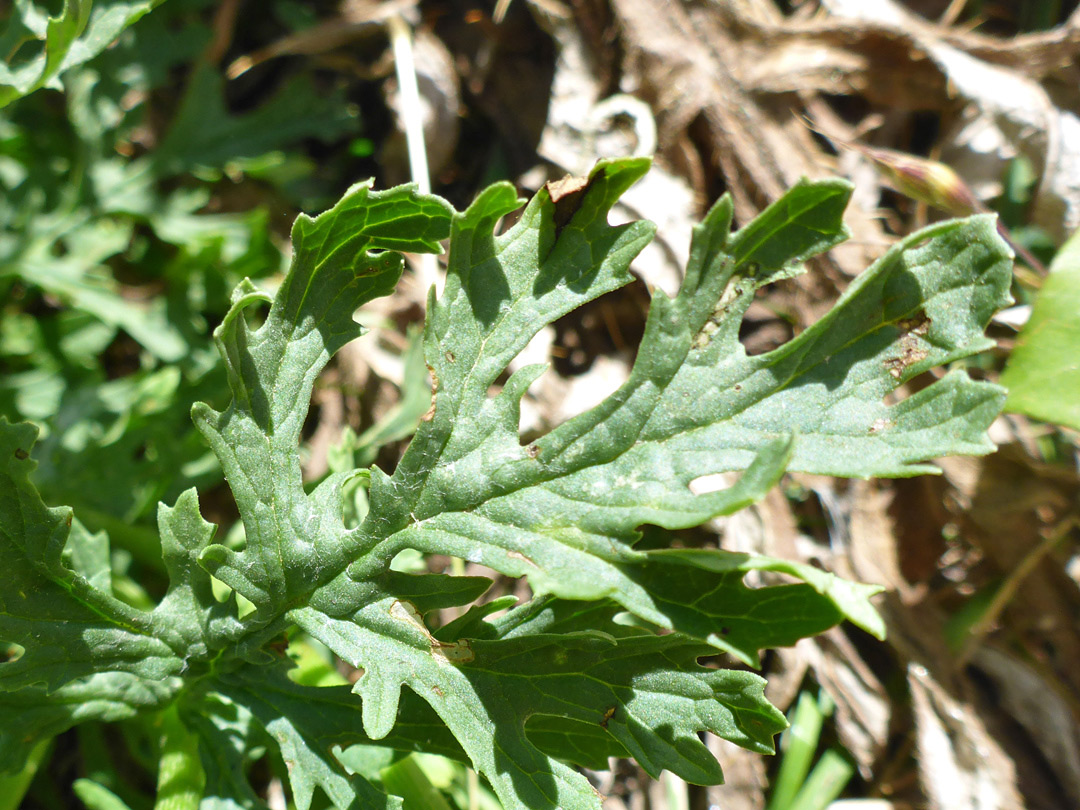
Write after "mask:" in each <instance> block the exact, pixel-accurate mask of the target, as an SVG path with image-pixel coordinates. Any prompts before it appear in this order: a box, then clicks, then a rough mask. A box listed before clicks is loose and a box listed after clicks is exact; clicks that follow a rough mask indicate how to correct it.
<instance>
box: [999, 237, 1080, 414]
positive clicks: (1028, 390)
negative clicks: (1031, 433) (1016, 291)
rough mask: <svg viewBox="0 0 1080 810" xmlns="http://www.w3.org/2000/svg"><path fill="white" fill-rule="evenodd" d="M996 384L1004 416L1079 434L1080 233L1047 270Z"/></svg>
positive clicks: (1066, 244)
mask: <svg viewBox="0 0 1080 810" xmlns="http://www.w3.org/2000/svg"><path fill="white" fill-rule="evenodd" d="M1001 381H1002V383H1003V384H1004V385H1006V386H1007V387H1008V389H1009V398H1008V400H1007V401H1006V408H1007V409H1008V410H1009V411H1011V412H1013V413H1023V414H1027V415H1028V416H1033V417H1035V418H1036V419H1042V420H1044V421H1046V422H1052V423H1057V424H1061V425H1066V426H1068V427H1071V428H1073V429H1074V430H1080V233H1076V234H1073V235H1072V237H1071V238H1070V239H1069V241H1068V242H1066V243H1065V245H1064V246H1062V248H1061V250H1060V251H1059V252H1058V254H1057V256H1056V257H1055V259H1054V261H1053V263H1052V264H1051V265H1050V273H1049V275H1048V276H1047V277H1046V279H1045V280H1044V281H1043V284H1042V288H1041V289H1040V290H1039V293H1038V296H1037V297H1036V299H1035V303H1034V304H1033V305H1032V311H1031V318H1030V319H1029V320H1028V322H1027V323H1026V324H1025V325H1024V327H1023V329H1021V331H1020V336H1019V337H1018V338H1017V342H1016V347H1015V349H1014V350H1013V352H1012V354H1011V355H1010V356H1009V362H1008V364H1007V365H1006V367H1005V371H1004V372H1003V373H1002V377H1001Z"/></svg>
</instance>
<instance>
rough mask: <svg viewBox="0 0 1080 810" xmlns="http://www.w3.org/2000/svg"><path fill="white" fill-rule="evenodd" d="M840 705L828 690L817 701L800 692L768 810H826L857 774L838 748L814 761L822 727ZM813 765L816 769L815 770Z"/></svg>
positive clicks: (782, 742)
mask: <svg viewBox="0 0 1080 810" xmlns="http://www.w3.org/2000/svg"><path fill="white" fill-rule="evenodd" d="M835 708H836V706H835V704H834V703H833V701H832V698H830V697H829V695H828V693H827V692H825V691H824V690H822V691H821V693H820V694H819V695H818V697H817V699H815V698H814V697H813V696H812V695H811V694H810V693H809V692H800V693H799V699H798V701H797V702H796V703H795V706H794V708H793V709H792V710H791V712H790V716H789V718H788V719H789V721H790V726H789V727H788V729H787V730H786V731H785V732H784V734H783V736H782V737H781V738H780V754H781V760H780V768H779V770H778V771H777V774H776V779H775V780H774V781H773V783H772V790H771V792H770V794H769V804H768V806H767V807H766V810H825V808H827V807H828V806H829V804H830V803H831V802H832V801H833V800H834V799H836V798H837V797H839V795H840V793H841V792H842V791H843V789H844V786H845V785H846V784H847V783H848V781H849V780H850V779H851V777H852V776H853V775H854V773H855V768H854V766H853V765H852V764H851V763H850V762H849V761H848V760H847V759H846V758H845V757H844V755H843V754H842V753H841V752H840V751H839V750H838V749H836V748H829V749H827V750H826V751H825V752H824V753H822V755H821V757H820V758H819V759H818V761H817V762H816V763H815V762H814V754H815V753H816V752H817V747H818V743H819V742H820V740H821V728H822V725H823V724H824V722H825V720H826V719H827V718H828V717H829V716H830V715H832V713H833V709H835ZM811 766H813V767H812V768H811Z"/></svg>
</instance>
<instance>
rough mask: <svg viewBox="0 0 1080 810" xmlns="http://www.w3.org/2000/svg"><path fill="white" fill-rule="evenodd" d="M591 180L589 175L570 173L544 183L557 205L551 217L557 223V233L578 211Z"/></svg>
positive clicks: (552, 200) (554, 203)
mask: <svg viewBox="0 0 1080 810" xmlns="http://www.w3.org/2000/svg"><path fill="white" fill-rule="evenodd" d="M589 182H590V181H589V178H588V177H574V176H572V175H569V174H568V175H566V177H564V178H563V179H562V180H549V181H548V182H547V183H544V188H545V189H547V193H548V196H549V197H550V198H551V202H552V204H553V205H554V206H555V211H554V212H553V213H552V215H551V219H552V221H553V222H554V223H555V233H556V235H558V233H559V231H561V230H562V229H563V228H565V227H566V224H567V223H568V222H570V220H571V219H573V218H574V214H576V213H577V212H578V209H579V208H580V207H581V201H582V200H584V199H585V192H586V191H587V190H588V188H589Z"/></svg>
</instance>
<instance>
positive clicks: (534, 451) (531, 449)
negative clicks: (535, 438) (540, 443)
mask: <svg viewBox="0 0 1080 810" xmlns="http://www.w3.org/2000/svg"><path fill="white" fill-rule="evenodd" d="M525 455H527V456H528V457H529V458H539V456H540V448H539V447H537V446H536V445H535V444H530V445H529V446H528V447H526V448H525Z"/></svg>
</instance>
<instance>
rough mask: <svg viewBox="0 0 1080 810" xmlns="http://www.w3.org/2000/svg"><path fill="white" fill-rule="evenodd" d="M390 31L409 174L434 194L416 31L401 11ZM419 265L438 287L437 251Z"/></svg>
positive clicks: (423, 277)
mask: <svg viewBox="0 0 1080 810" xmlns="http://www.w3.org/2000/svg"><path fill="white" fill-rule="evenodd" d="M386 31H387V34H388V35H389V37H390V47H391V49H392V50H393V52H394V71H395V72H396V74H397V81H398V91H399V92H400V94H401V109H400V114H401V126H402V129H404V130H405V143H406V145H407V147H408V151H409V174H410V176H411V177H412V181H413V182H414V183H416V186H417V189H418V190H419V191H420V192H421V193H422V194H430V193H431V175H430V172H429V169H428V159H427V145H426V144H425V143H424V118H423V110H422V108H421V106H420V89H419V87H418V86H417V83H416V64H415V62H414V61H413V48H412V31H411V30H410V29H409V24H408V23H407V22H405V20H404V19H402V17H401V16H400V15H397V14H395V15H393V16H391V17H389V18H388V19H387V20H386ZM415 269H416V275H417V279H418V280H419V282H420V284H421V286H422V287H424V288H427V287H430V286H431V285H432V284H434V285H436V287H441V286H442V284H441V281H442V280H441V278H440V277H439V262H438V259H437V258H436V257H435V256H434V255H431V254H427V253H425V254H422V255H421V256H420V257H419V262H418V263H417V264H416V266H415Z"/></svg>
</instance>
